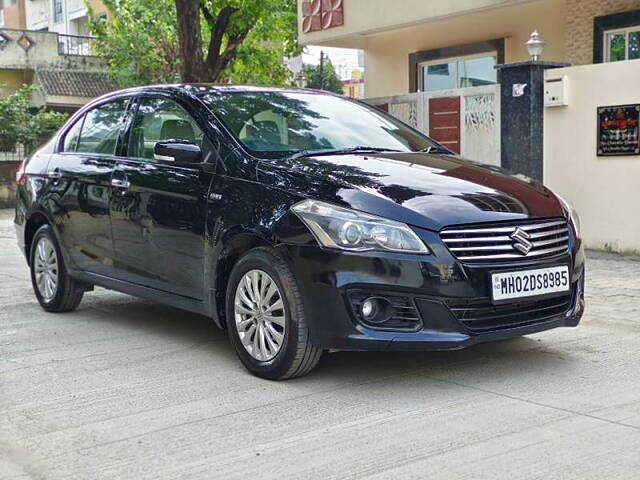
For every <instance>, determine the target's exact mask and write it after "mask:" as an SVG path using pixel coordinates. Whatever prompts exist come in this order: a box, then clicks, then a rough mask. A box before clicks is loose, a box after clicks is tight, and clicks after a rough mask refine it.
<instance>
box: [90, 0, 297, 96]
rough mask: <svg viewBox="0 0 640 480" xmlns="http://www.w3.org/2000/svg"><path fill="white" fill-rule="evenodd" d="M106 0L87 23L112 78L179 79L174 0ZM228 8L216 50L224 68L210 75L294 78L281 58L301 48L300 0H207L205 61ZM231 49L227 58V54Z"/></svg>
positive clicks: (139, 81) (269, 80)
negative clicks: (102, 12)
mask: <svg viewBox="0 0 640 480" xmlns="http://www.w3.org/2000/svg"><path fill="white" fill-rule="evenodd" d="M103 1H104V4H105V6H106V8H107V10H108V11H109V16H108V18H98V17H96V16H95V15H94V14H93V12H92V13H91V15H90V17H91V21H90V25H89V27H90V31H91V33H92V35H94V36H96V37H97V38H98V41H97V53H98V54H99V55H100V56H103V57H105V58H106V59H107V62H108V64H109V66H110V71H111V77H112V78H113V80H115V81H116V82H117V83H118V84H119V85H120V86H123V87H125V86H135V85H144V84H153V83H171V82H177V81H180V77H181V75H180V72H181V66H182V63H183V62H181V59H180V55H179V48H178V47H179V46H178V37H177V18H176V9H175V0H129V1H123V0H103ZM225 8H227V9H228V8H231V9H233V13H232V14H231V16H230V17H229V23H228V24H227V26H226V29H224V34H223V36H222V40H221V43H220V46H219V55H217V57H218V58H220V62H221V63H222V65H223V68H222V69H221V71H220V72H219V73H215V74H212V75H210V76H209V78H206V81H210V82H218V83H242V84H245V83H252V84H256V85H266V84H269V85H286V84H290V83H291V78H290V73H289V72H288V70H287V69H286V68H285V66H284V65H283V64H282V61H281V60H282V58H283V57H286V56H294V55H298V54H300V53H301V48H300V46H299V44H298V42H297V34H298V29H297V5H296V1H295V0H215V1H214V0H204V1H203V2H202V4H201V8H200V18H199V22H200V26H201V28H202V35H201V37H202V39H201V40H202V56H201V58H202V59H203V61H207V59H209V58H210V57H213V56H215V55H213V53H212V54H211V56H210V55H209V49H210V47H211V45H212V42H211V37H212V35H214V34H215V32H216V26H217V24H216V20H217V18H218V17H219V15H220V12H221V11H222V10H223V9H225ZM230 47H231V48H230ZM227 50H228V51H229V55H228V58H225V59H223V58H222V57H223V54H224V53H226V52H227ZM194 57H195V55H194ZM197 57H198V58H200V56H199V55H198V56H197ZM210 70H211V69H210Z"/></svg>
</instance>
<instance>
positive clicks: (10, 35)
mask: <svg viewBox="0 0 640 480" xmlns="http://www.w3.org/2000/svg"><path fill="white" fill-rule="evenodd" d="M3 1H4V4H0V7H2V8H1V9H0V12H2V14H1V16H0V19H3V22H2V23H1V24H0V95H8V94H10V93H11V92H13V91H15V90H17V89H19V88H20V87H21V86H22V85H25V84H26V85H31V84H35V85H37V86H38V87H39V94H38V95H36V96H35V97H34V103H35V104H36V105H44V106H47V107H48V108H51V109H54V110H60V111H74V110H77V109H78V108H79V107H81V106H82V105H84V104H85V103H87V102H88V101H90V100H91V99H93V98H95V97H96V96H99V95H102V94H103V93H106V92H108V91H111V90H113V89H115V88H116V86H115V85H114V84H113V83H112V82H111V81H110V80H109V79H108V76H107V67H106V64H105V63H104V62H103V61H102V60H101V59H99V58H98V57H97V56H95V55H94V47H93V44H94V39H93V38H91V37H89V36H87V22H88V9H87V6H86V5H85V2H84V0H3ZM90 4H91V6H92V8H93V10H94V12H95V13H96V14H98V15H100V14H106V10H105V8H104V5H103V4H102V3H101V2H99V1H97V0H92V1H91V2H90Z"/></svg>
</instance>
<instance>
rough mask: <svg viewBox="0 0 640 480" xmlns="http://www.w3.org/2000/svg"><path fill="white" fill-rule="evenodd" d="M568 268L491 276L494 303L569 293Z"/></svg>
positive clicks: (521, 271)
mask: <svg viewBox="0 0 640 480" xmlns="http://www.w3.org/2000/svg"><path fill="white" fill-rule="evenodd" d="M569 288H570V286H569V267H567V266H566V265H562V266H560V267H550V268H538V269H535V270H520V271H518V272H504V273H493V274H491V294H492V298H493V301H494V302H500V301H504V300H513V299H517V298H527V297H537V296H540V295H547V294H550V293H557V292H567V291H569Z"/></svg>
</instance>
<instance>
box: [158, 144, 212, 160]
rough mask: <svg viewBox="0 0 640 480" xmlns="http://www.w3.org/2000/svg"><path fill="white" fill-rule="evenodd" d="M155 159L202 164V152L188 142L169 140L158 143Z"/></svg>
mask: <svg viewBox="0 0 640 480" xmlns="http://www.w3.org/2000/svg"><path fill="white" fill-rule="evenodd" d="M153 158H154V159H155V160H161V161H164V162H176V163H200V161H201V159H202V150H200V147H199V146H198V145H196V144H194V143H191V142H189V141H188V140H167V141H164V142H158V143H156V145H155V147H153Z"/></svg>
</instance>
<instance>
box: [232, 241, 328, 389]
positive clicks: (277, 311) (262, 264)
mask: <svg viewBox="0 0 640 480" xmlns="http://www.w3.org/2000/svg"><path fill="white" fill-rule="evenodd" d="M226 310H227V326H228V329H229V336H230V338H231V342H232V344H233V346H234V347H235V349H236V352H237V354H238V356H239V357H240V360H241V361H242V363H243V364H244V366H245V367H246V368H247V369H248V370H249V371H250V372H251V373H253V374H254V375H257V376H259V377H263V378H268V379H271V380H283V379H287V378H293V377H299V376H302V375H306V374H307V373H309V372H310V371H311V370H312V369H313V367H315V366H316V364H317V363H318V361H319V360H320V356H321V354H322V350H321V349H319V348H317V347H315V346H314V345H313V344H312V342H311V339H310V338H309V328H308V324H307V319H306V316H305V312H304V308H303V304H302V298H301V295H300V292H299V290H298V286H297V283H296V281H295V278H294V277H293V274H292V273H291V270H290V269H289V267H288V265H287V264H286V263H285V262H284V260H282V259H281V258H280V257H279V256H277V255H276V254H275V253H274V252H273V251H271V250H270V249H266V248H257V249H255V250H252V251H250V252H249V253H247V254H246V255H245V256H244V257H242V258H241V259H240V261H239V262H238V263H237V264H236V266H235V267H234V269H233V271H232V272H231V276H230V278H229V288H228V291H227V309H226Z"/></svg>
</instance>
